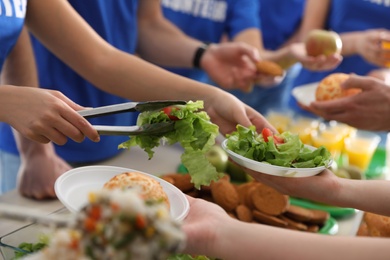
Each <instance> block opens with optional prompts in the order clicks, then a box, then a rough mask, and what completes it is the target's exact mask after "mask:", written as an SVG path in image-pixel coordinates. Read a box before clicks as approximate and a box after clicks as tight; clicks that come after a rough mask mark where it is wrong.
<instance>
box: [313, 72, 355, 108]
mask: <svg viewBox="0 0 390 260" xmlns="http://www.w3.org/2000/svg"><path fill="white" fill-rule="evenodd" d="M348 78H349V75H348V74H345V73H333V74H330V75H328V76H327V77H325V78H324V79H323V80H321V81H320V83H319V84H318V86H317V89H316V93H315V95H316V100H317V101H326V100H333V99H337V98H342V97H347V96H351V95H355V94H357V93H359V92H361V89H358V88H351V89H342V88H341V85H342V84H343V82H344V81H346V80H347V79H348Z"/></svg>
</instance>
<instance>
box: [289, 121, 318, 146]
mask: <svg viewBox="0 0 390 260" xmlns="http://www.w3.org/2000/svg"><path fill="white" fill-rule="evenodd" d="M318 126H319V122H318V120H315V119H312V118H304V117H300V118H297V119H296V120H294V122H293V123H292V124H291V126H290V127H289V129H288V131H290V132H291V133H293V134H298V135H299V138H300V139H301V141H302V143H304V144H308V145H311V144H312V140H311V132H312V131H314V130H317V128H318Z"/></svg>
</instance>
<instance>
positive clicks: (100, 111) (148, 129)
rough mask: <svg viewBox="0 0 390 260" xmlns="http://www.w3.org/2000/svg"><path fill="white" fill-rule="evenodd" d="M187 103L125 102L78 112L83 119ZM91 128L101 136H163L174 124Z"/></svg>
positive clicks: (173, 101) (176, 101) (178, 101)
mask: <svg viewBox="0 0 390 260" xmlns="http://www.w3.org/2000/svg"><path fill="white" fill-rule="evenodd" d="M186 103H187V102H186V101H183V100H172V101H169V100H167V101H149V102H127V103H122V104H117V105H110V106H102V107H96V108H92V109H85V110H81V111H79V114H80V115H82V116H83V117H85V118H92V117H98V116H105V115H111V114H118V113H124V112H137V111H138V112H145V111H153V110H160V109H163V108H164V107H169V106H173V105H185V104H186ZM93 127H94V128H95V129H96V130H97V131H98V133H99V134H101V135H154V134H163V133H167V132H169V131H172V130H173V127H174V122H162V123H155V124H148V125H143V126H106V125H93Z"/></svg>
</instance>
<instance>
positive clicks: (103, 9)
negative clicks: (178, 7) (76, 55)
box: [0, 0, 138, 162]
mask: <svg viewBox="0 0 390 260" xmlns="http://www.w3.org/2000/svg"><path fill="white" fill-rule="evenodd" d="M0 1H1V2H8V1H6V0H0ZM15 2H18V1H15ZM22 2H23V1H22ZM69 2H70V4H71V5H72V6H73V7H74V8H75V9H76V11H77V12H78V13H79V14H80V15H81V16H82V17H83V18H84V19H85V20H86V21H87V22H88V23H89V24H90V25H91V26H92V27H93V28H94V30H96V31H97V32H98V33H99V34H100V35H101V36H102V37H103V38H104V39H106V40H107V41H108V42H109V43H111V44H112V45H113V46H115V47H117V48H118V49H120V50H123V51H125V52H129V53H134V52H135V47H136V42H137V8H138V1H137V0H115V1H107V0H82V1H80V0H69ZM2 7H3V5H2ZM2 10H3V9H2ZM0 19H4V17H3V16H0ZM14 20H15V23H16V22H19V21H18V20H17V19H16V18H14ZM15 23H14V22H10V23H9V24H10V25H11V24H12V26H13V27H15V28H14V29H13V30H14V31H16V29H17V28H16V25H15ZM19 27H20V26H19ZM19 30H20V28H19ZM2 33H3V31H2V30H0V35H2ZM14 34H15V35H16V34H17V32H14ZM74 37H77V35H75V36H74ZM1 46H2V45H1ZM33 46H34V50H35V54H36V59H37V65H38V69H39V80H40V85H41V87H42V88H49V89H56V90H59V91H61V92H62V93H64V94H65V95H66V96H68V97H69V98H70V99H72V100H73V101H75V102H76V103H78V104H80V105H83V106H86V107H97V106H104V105H111V104H117V103H122V102H128V100H126V99H124V98H120V97H117V96H115V95H111V94H108V93H106V92H104V91H101V90H99V89H98V88H96V87H95V86H93V85H91V84H90V83H89V82H88V81H86V80H84V79H83V78H81V77H80V76H79V75H78V74H77V73H75V72H74V71H73V70H72V69H70V68H69V67H68V66H67V65H65V64H64V63H63V62H61V61H60V60H59V59H57V58H56V57H55V56H54V55H53V54H51V53H50V52H49V51H48V50H47V49H46V48H44V47H43V46H42V45H41V44H40V43H39V42H38V41H37V40H36V39H33ZM1 55H3V54H1ZM136 117H137V115H136V114H134V113H123V114H118V115H111V116H106V117H100V118H94V119H91V120H90V121H91V123H93V124H99V125H132V124H135V121H136ZM125 140H128V137H126V136H102V137H101V141H100V142H99V143H94V142H92V141H90V140H87V139H86V140H85V141H83V142H82V143H76V142H73V141H72V140H69V141H68V143H67V144H65V145H64V146H56V152H57V153H58V154H59V155H60V156H61V157H62V158H64V159H65V160H67V161H69V162H92V161H97V160H102V159H107V158H110V157H112V156H115V155H116V154H117V153H118V152H119V150H118V144H120V143H121V142H123V141H125ZM0 149H3V150H5V151H8V152H11V153H15V154H16V153H17V149H16V145H15V142H14V139H13V137H12V133H11V129H10V127H9V126H8V125H5V124H1V125H0Z"/></svg>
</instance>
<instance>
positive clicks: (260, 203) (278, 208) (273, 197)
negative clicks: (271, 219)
mask: <svg viewBox="0 0 390 260" xmlns="http://www.w3.org/2000/svg"><path fill="white" fill-rule="evenodd" d="M251 195H252V196H251V198H252V202H253V205H254V207H255V208H256V209H257V210H259V211H261V212H263V213H265V214H268V215H271V216H277V215H280V214H282V213H284V212H285V211H286V210H287V208H288V206H289V197H288V196H287V195H284V194H282V193H280V192H279V191H277V190H275V189H274V188H272V187H270V186H267V185H265V184H261V185H259V186H257V187H256V189H255V190H254V191H253V193H252V194H251Z"/></svg>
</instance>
